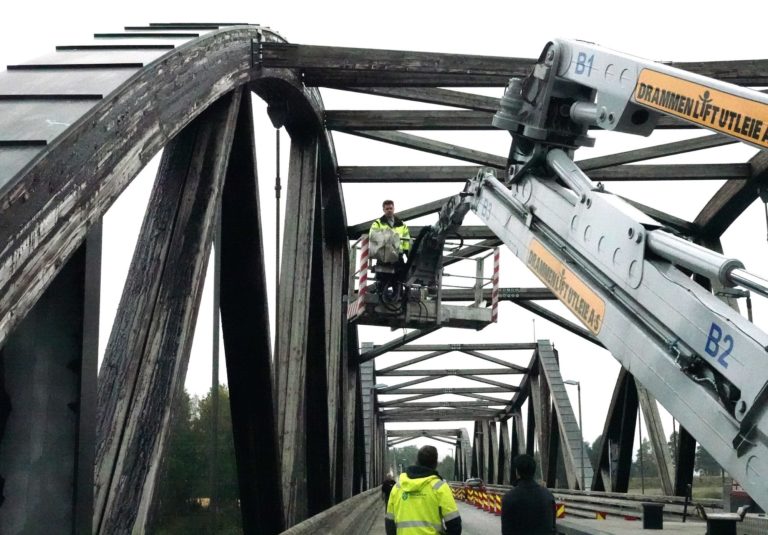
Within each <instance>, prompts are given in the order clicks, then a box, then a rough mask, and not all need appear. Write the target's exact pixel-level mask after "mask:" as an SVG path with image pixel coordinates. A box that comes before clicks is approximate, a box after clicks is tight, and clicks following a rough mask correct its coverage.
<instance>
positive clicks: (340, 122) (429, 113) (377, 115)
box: [325, 88, 696, 130]
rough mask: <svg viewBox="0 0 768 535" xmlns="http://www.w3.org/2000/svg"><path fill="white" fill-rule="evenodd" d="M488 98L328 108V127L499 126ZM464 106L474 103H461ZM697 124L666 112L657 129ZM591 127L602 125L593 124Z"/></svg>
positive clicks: (447, 128)
mask: <svg viewBox="0 0 768 535" xmlns="http://www.w3.org/2000/svg"><path fill="white" fill-rule="evenodd" d="M424 89H426V88H424ZM396 90H397V89H395V91H396ZM409 90H414V89H400V91H409ZM454 93H456V92H455V91H454ZM499 93H500V94H501V92H499ZM468 96H479V95H468ZM486 98H488V100H490V101H491V102H494V103H496V104H495V108H493V109H490V110H481V111H478V110H470V111H466V110H328V111H327V112H326V115H325V118H326V127H327V128H328V129H329V130H345V129H346V130H496V127H495V126H493V124H492V121H493V116H494V113H495V112H496V111H498V109H499V104H498V103H499V99H494V98H491V97H486ZM460 107H470V106H468V105H460ZM693 128H696V127H695V126H694V125H692V124H690V123H688V122H685V121H682V120H680V119H677V118H675V117H666V116H662V117H660V118H659V120H658V122H657V123H656V129H657V130H669V129H693ZM590 130H600V129H599V128H597V127H590Z"/></svg>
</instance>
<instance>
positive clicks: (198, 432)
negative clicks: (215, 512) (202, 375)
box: [192, 385, 240, 505]
mask: <svg viewBox="0 0 768 535" xmlns="http://www.w3.org/2000/svg"><path fill="white" fill-rule="evenodd" d="M212 394H213V390H210V391H209V392H208V394H207V395H206V396H205V397H204V398H202V399H201V400H200V401H199V403H198V406H197V415H196V416H197V417H196V418H195V419H194V420H193V421H192V432H193V433H194V434H195V440H196V443H197V444H198V445H199V449H200V455H201V457H202V459H203V462H202V463H201V465H200V466H199V472H200V477H201V479H202V480H203V481H205V485H203V487H202V488H203V489H205V490H204V491H201V494H200V495H201V496H210V494H211V491H210V489H209V488H208V487H209V486H210V485H209V484H208V474H209V470H210V468H211V457H210V455H209V453H208V451H209V448H210V432H211V424H212V421H211V420H212V418H213V395H212ZM218 413H219V421H218V437H217V440H216V447H215V449H216V455H215V460H216V464H215V467H216V475H217V477H216V479H217V488H216V491H217V492H216V493H215V494H216V495H217V497H218V499H219V500H220V501H221V502H223V503H229V504H230V505H231V504H233V503H235V502H236V501H237V499H238V497H239V496H240V491H239V489H238V485H237V464H236V461H235V441H234V438H233V436H232V414H231V413H230V410H229V389H228V388H227V387H226V386H224V385H219V411H218Z"/></svg>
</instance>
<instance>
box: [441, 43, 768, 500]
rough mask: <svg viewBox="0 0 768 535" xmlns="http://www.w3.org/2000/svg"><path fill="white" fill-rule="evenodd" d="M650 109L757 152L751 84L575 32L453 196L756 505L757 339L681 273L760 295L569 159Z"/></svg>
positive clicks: (764, 494) (513, 93)
mask: <svg viewBox="0 0 768 535" xmlns="http://www.w3.org/2000/svg"><path fill="white" fill-rule="evenodd" d="M659 113H666V114H669V115H672V116H675V117H678V118H680V119H681V120H685V121H688V122H692V123H694V124H697V125H699V126H704V127H707V128H710V129H713V130H716V131H718V132H721V133H724V134H727V135H729V136H733V137H735V138H737V139H739V140H741V141H745V142H747V143H750V144H752V145H755V146H758V147H761V148H762V147H766V146H768V98H767V97H766V96H765V95H763V94H761V93H758V92H755V91H751V90H749V89H744V88H740V87H736V86H733V85H730V84H726V83H723V82H719V81H717V80H712V79H708V78H705V77H702V76H698V75H694V74H691V73H688V72H685V71H681V70H678V69H674V68H672V67H669V66H666V65H662V64H657V63H653V62H649V61H646V60H642V59H638V58H633V57H630V56H626V55H623V54H619V53H616V52H612V51H608V50H605V49H602V48H600V47H598V46H595V45H592V44H589V43H582V42H576V41H566V40H558V41H554V42H552V43H549V44H548V45H547V47H546V48H545V50H544V52H543V53H542V56H541V58H540V60H539V62H538V64H537V65H536V66H535V67H534V68H533V71H532V73H531V74H530V75H529V76H528V77H527V78H525V79H512V80H511V81H510V84H509V86H508V88H507V91H506V93H505V95H504V97H503V99H502V103H501V109H500V111H499V112H498V113H497V114H496V116H495V117H494V125H495V126H497V127H499V128H503V129H506V130H509V131H510V133H511V134H512V137H513V142H512V147H511V150H510V158H509V170H508V176H509V177H510V178H509V182H508V183H506V184H505V183H502V182H500V181H499V180H497V179H496V178H495V176H494V175H493V173H492V172H490V171H481V172H480V173H479V174H478V176H477V177H476V178H475V179H473V180H471V181H470V182H469V183H468V185H467V187H466V188H465V191H464V192H463V193H462V194H461V195H460V196H457V197H456V200H455V201H454V203H453V204H454V206H456V207H457V210H458V211H462V210H466V206H464V207H462V204H464V205H466V204H469V205H470V206H471V209H472V210H473V211H474V212H475V213H476V214H477V215H478V216H479V217H480V219H482V220H483V221H484V222H485V223H486V224H487V225H488V227H489V228H490V229H491V230H492V231H493V232H494V233H495V234H496V235H497V236H498V237H499V238H500V239H501V240H502V241H503V242H504V243H505V244H506V245H507V246H508V247H509V248H510V249H511V250H512V252H513V253H514V254H515V255H516V256H518V257H519V258H520V259H521V260H522V261H523V262H524V263H525V264H526V266H527V267H528V268H530V269H531V270H532V271H533V272H534V273H535V274H536V275H537V276H538V277H539V278H540V279H541V280H542V281H543V282H544V284H546V285H547V286H548V287H549V288H550V289H551V290H552V291H553V292H554V294H555V295H556V296H557V297H558V298H559V299H560V300H561V301H562V302H563V303H564V304H565V305H566V306H567V307H568V308H569V309H570V310H571V311H572V312H573V313H574V314H575V315H576V316H577V317H578V318H579V319H580V320H581V321H582V322H583V323H584V325H586V327H587V328H588V329H589V330H590V331H591V332H592V333H593V334H594V335H595V336H596V337H597V338H599V339H600V341H601V342H602V343H603V344H604V345H605V347H607V348H608V349H609V350H610V351H611V353H612V354H613V355H614V357H615V358H617V359H618V360H619V361H620V362H621V364H622V365H623V366H624V367H625V368H626V369H627V370H628V371H630V372H631V373H632V374H633V375H634V376H635V377H637V378H638V379H639V380H640V382H641V383H642V384H643V385H644V386H645V387H646V388H647V389H648V390H649V391H650V392H651V393H652V394H653V395H654V396H655V397H656V399H658V400H659V401H660V402H661V403H662V404H663V405H664V407H665V408H666V409H667V410H669V412H670V413H672V414H673V415H674V416H675V418H677V419H678V420H679V421H680V422H681V423H682V425H684V426H685V427H686V429H688V430H689V431H690V432H691V434H692V435H693V436H694V437H695V438H696V439H697V440H698V441H699V442H700V443H701V444H702V446H703V447H704V448H705V449H706V450H707V451H708V452H710V454H711V455H712V456H713V457H714V458H715V459H717V461H718V462H719V463H720V464H721V465H722V466H723V467H724V468H725V469H726V470H728V472H729V473H730V474H731V475H732V476H733V477H734V478H735V479H737V480H738V481H739V482H740V483H741V484H742V486H743V487H744V488H745V489H747V491H748V492H749V493H750V494H751V495H752V497H753V498H754V499H755V500H756V501H757V502H758V503H759V504H760V505H761V506H762V507H763V508H766V507H768V485H767V484H766V481H768V412H767V411H766V406H767V405H768V354H767V353H766V351H767V350H768V335H766V333H764V332H762V331H761V330H760V329H758V328H757V327H755V326H754V325H753V324H752V323H750V322H749V321H747V320H746V319H744V318H743V317H741V316H740V315H739V314H738V313H736V312H735V311H734V310H733V309H731V308H730V307H728V306H727V305H726V304H725V303H723V302H722V301H720V300H719V299H717V298H716V297H714V296H713V295H712V294H711V293H710V292H708V291H707V290H706V289H704V288H703V287H701V286H700V285H698V284H696V283H695V282H693V281H692V280H691V278H689V277H688V276H687V275H686V274H684V273H683V272H682V271H681V270H679V269H678V268H677V267H676V266H681V267H684V268H686V269H687V270H691V271H693V272H696V273H700V274H702V275H705V276H707V277H710V278H711V279H715V280H717V281H719V282H720V283H721V284H723V285H725V286H735V285H741V286H744V287H747V288H749V289H751V290H753V291H756V292H758V293H761V294H763V295H768V281H765V280H762V279H760V278H759V277H756V276H754V275H751V274H750V273H748V272H746V271H745V270H744V266H743V265H742V264H741V262H739V261H738V260H735V259H732V258H727V257H724V256H722V255H719V254H717V253H715V252H712V251H710V250H708V249H705V248H703V247H699V246H697V245H695V244H693V243H690V242H688V241H686V240H684V239H682V238H679V237H677V236H675V235H673V234H671V233H670V232H668V231H666V230H664V229H663V228H662V227H663V225H661V224H660V223H658V222H657V221H654V220H652V219H650V218H649V217H647V216H645V215H644V214H642V213H641V212H639V211H638V210H636V209H635V208H633V207H632V206H630V205H629V204H627V203H626V202H624V201H623V200H621V199H620V198H618V197H616V196H614V195H611V194H610V193H607V192H605V191H603V189H602V187H601V186H598V185H596V184H594V183H593V182H592V181H591V180H590V179H589V177H588V176H587V175H586V174H585V173H583V172H582V171H581V170H580V169H579V168H578V167H577V166H576V164H575V163H574V162H573V161H572V155H573V151H574V150H575V149H576V148H577V147H579V146H584V145H590V144H591V143H592V140H591V139H590V138H589V137H587V128H588V126H590V125H597V126H600V127H601V128H603V129H606V130H616V131H620V132H628V133H634V134H642V135H648V134H649V133H650V132H651V131H652V130H653V127H654V125H655V121H656V119H657V118H658V115H659Z"/></svg>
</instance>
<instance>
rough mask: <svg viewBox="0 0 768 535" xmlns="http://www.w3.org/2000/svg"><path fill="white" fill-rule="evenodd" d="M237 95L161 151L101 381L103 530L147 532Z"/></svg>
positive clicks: (99, 516) (99, 506) (97, 524)
mask: <svg viewBox="0 0 768 535" xmlns="http://www.w3.org/2000/svg"><path fill="white" fill-rule="evenodd" d="M240 95H241V91H240V90H237V91H235V92H234V93H230V94H229V95H227V96H225V97H223V98H222V99H221V100H220V101H219V102H217V103H216V104H214V105H213V106H211V107H210V108H209V109H208V110H206V111H205V112H204V113H203V114H201V115H200V117H199V118H198V119H196V120H195V121H194V122H192V123H191V124H190V125H189V126H188V127H187V128H186V129H185V130H184V131H183V133H182V134H180V135H179V136H177V137H176V138H175V139H174V141H173V142H172V144H171V146H169V147H167V148H166V150H165V151H164V152H163V160H162V162H161V164H160V169H159V172H158V173H159V175H158V179H157V182H156V184H155V188H154V190H153V192H152V196H151V198H150V201H149V208H148V210H147V214H146V216H145V219H144V224H143V226H142V229H141V232H140V235H139V240H138V243H137V245H136V251H137V252H136V254H135V255H134V259H133V261H132V263H131V268H130V271H129V273H128V279H127V281H126V283H125V288H124V291H123V296H122V298H121V302H120V306H119V308H118V312H117V317H116V318H115V323H114V327H113V330H112V335H111V336H110V340H109V343H108V345H107V350H106V355H105V358H104V363H103V365H102V368H101V374H100V377H99V388H98V410H99V413H98V440H99V442H98V448H97V456H96V467H97V470H96V481H95V484H96V502H95V503H96V509H95V515H94V531H95V532H97V533H116V532H126V531H127V532H130V531H144V530H145V529H146V521H147V516H148V512H149V507H148V506H147V504H150V503H152V495H153V492H154V488H155V482H156V478H157V474H158V471H157V470H156V469H155V468H156V467H157V465H158V464H159V463H160V459H161V457H162V454H163V450H164V447H165V443H166V439H167V436H168V431H169V428H170V426H168V425H167V422H168V421H169V418H170V412H171V401H172V399H173V397H174V396H175V394H176V393H177V392H178V391H179V390H180V388H181V387H180V385H181V384H182V383H183V380H184V376H185V374H186V370H187V363H188V359H189V351H190V348H191V346H192V337H193V332H194V327H195V323H196V321H195V320H196V317H197V310H198V307H199V304H200V298H201V296H202V289H203V281H204V279H205V277H204V274H205V270H206V266H207V263H208V256H209V253H210V248H211V243H212V239H213V229H214V226H215V221H216V217H215V214H216V213H217V210H218V207H219V201H220V196H221V190H222V186H223V183H224V176H225V172H226V168H227V161H228V158H229V152H230V148H231V144H232V138H233V135H234V131H235V125H236V122H237V121H236V119H237V114H238V111H239V109H240ZM179 266H184V269H178V267H179Z"/></svg>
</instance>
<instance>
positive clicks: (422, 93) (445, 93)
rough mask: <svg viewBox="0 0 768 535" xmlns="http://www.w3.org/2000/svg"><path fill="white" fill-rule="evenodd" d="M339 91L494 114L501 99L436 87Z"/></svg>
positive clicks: (354, 88) (349, 89)
mask: <svg viewBox="0 0 768 535" xmlns="http://www.w3.org/2000/svg"><path fill="white" fill-rule="evenodd" d="M341 89H344V90H345V91H355V92H357V93H365V94H368V95H378V96H382V97H391V98H399V99H404V100H411V101H416V102H428V103H430V104H439V105H441V106H454V107H456V108H467V109H470V110H476V111H485V112H491V113H496V111H497V110H498V109H499V100H500V99H501V91H500V92H499V98H494V97H487V96H485V95H477V94H474V93H466V92H464V91H453V90H451V89H440V88H438V87H343V88H341Z"/></svg>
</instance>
